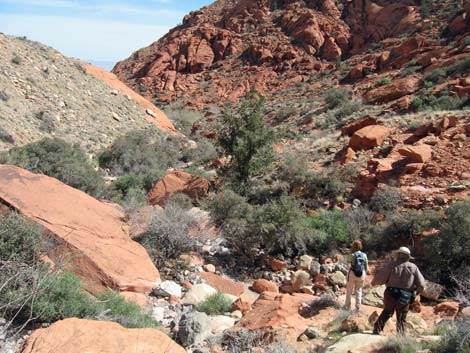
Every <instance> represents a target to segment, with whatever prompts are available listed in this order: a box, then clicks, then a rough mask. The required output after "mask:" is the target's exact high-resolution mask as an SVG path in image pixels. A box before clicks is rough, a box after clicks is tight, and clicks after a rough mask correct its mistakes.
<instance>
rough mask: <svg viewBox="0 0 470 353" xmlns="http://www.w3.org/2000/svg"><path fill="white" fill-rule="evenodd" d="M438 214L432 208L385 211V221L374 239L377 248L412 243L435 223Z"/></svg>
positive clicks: (396, 246)
mask: <svg viewBox="0 0 470 353" xmlns="http://www.w3.org/2000/svg"><path fill="white" fill-rule="evenodd" d="M439 218H440V215H439V214H438V213H437V212H434V211H432V210H426V209H425V210H423V211H416V210H402V211H392V212H386V213H385V219H386V222H385V224H384V226H383V228H382V230H381V232H380V235H379V237H378V238H377V240H376V244H375V246H376V247H377V248H378V249H382V250H387V249H395V248H398V247H399V246H402V245H403V244H409V245H412V244H414V243H415V242H416V240H417V238H418V236H419V235H420V234H421V233H422V232H423V231H425V230H429V229H432V228H434V227H435V226H436V225H437V222H438V219H439Z"/></svg>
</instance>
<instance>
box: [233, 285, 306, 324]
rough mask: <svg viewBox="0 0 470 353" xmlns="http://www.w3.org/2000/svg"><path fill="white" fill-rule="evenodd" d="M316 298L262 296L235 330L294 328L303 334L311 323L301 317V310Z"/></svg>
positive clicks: (298, 295) (303, 296) (297, 295)
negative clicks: (302, 306)
mask: <svg viewBox="0 0 470 353" xmlns="http://www.w3.org/2000/svg"><path fill="white" fill-rule="evenodd" d="M270 294H271V293H270ZM314 298H315V297H313V296H311V295H308V294H294V295H290V294H280V295H276V296H261V297H260V298H259V299H258V300H257V301H256V302H255V303H254V304H253V309H252V310H251V311H249V312H247V313H246V315H245V316H244V317H243V319H241V320H240V322H238V324H237V325H236V326H235V329H248V330H263V329H267V330H273V329H277V328H293V329H295V330H298V331H300V332H303V331H304V330H305V329H306V328H307V326H308V323H309V321H308V320H305V319H304V318H303V317H302V316H300V314H299V309H300V307H301V305H302V303H308V302H311V301H312V300H313V299H314Z"/></svg>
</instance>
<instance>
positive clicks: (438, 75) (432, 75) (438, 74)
mask: <svg viewBox="0 0 470 353" xmlns="http://www.w3.org/2000/svg"><path fill="white" fill-rule="evenodd" d="M446 77H447V74H446V71H445V70H444V69H435V70H433V71H431V72H429V73H427V74H425V75H424V81H428V82H432V83H439V82H441V81H442V80H443V79H444V78H446Z"/></svg>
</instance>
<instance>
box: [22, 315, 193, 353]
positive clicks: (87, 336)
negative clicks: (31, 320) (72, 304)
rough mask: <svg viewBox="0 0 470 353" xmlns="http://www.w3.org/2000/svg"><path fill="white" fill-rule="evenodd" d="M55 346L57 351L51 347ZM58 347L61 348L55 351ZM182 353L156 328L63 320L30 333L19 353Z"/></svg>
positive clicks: (180, 348)
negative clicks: (127, 327)
mask: <svg viewBox="0 0 470 353" xmlns="http://www.w3.org/2000/svg"><path fill="white" fill-rule="evenodd" d="M54 347H56V348H54ZM58 347H60V348H58ZM53 351H54V352H59V351H60V352H67V353H83V352H107V353H135V352H142V353H185V352H186V350H185V349H184V348H183V347H181V346H179V345H178V344H176V343H175V342H173V341H172V340H171V339H170V338H169V337H168V336H167V335H165V334H164V333H163V332H162V331H160V330H157V329H150V328H146V329H126V328H124V327H122V326H121V325H119V324H116V323H114V322H105V321H94V320H81V319H75V318H73V319H66V320H62V321H57V322H55V323H54V324H52V325H51V326H50V327H48V328H43V329H39V330H36V331H34V332H33V334H32V335H31V337H30V338H29V339H28V341H27V342H26V344H25V346H24V347H23V349H22V350H21V353H50V352H53Z"/></svg>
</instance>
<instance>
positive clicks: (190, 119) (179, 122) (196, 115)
mask: <svg viewBox="0 0 470 353" xmlns="http://www.w3.org/2000/svg"><path fill="white" fill-rule="evenodd" d="M164 112H165V114H166V115H167V116H168V118H170V120H171V121H172V122H173V124H174V126H175V127H176V128H177V129H178V130H179V131H181V132H182V133H183V134H184V135H186V136H189V135H190V134H191V129H192V127H193V124H194V123H195V122H196V121H198V120H201V119H202V118H203V116H202V114H201V113H200V112H198V111H195V110H189V109H185V108H184V107H182V106H174V107H169V108H166V109H165V110H164Z"/></svg>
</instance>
